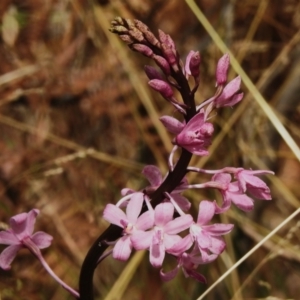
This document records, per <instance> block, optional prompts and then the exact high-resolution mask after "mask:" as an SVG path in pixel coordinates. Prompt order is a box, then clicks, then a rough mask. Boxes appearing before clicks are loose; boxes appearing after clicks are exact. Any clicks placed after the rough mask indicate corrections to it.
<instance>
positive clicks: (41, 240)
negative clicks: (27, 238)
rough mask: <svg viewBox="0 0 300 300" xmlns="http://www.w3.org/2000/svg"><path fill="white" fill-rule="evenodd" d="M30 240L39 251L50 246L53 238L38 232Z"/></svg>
mask: <svg viewBox="0 0 300 300" xmlns="http://www.w3.org/2000/svg"><path fill="white" fill-rule="evenodd" d="M31 240H32V241H33V242H34V243H35V244H36V245H37V247H38V248H39V249H44V248H47V247H49V246H50V245H51V242H52V240H53V237H52V236H51V235H49V234H48V233H45V232H43V231H38V232H36V233H34V234H33V235H32V236H31Z"/></svg>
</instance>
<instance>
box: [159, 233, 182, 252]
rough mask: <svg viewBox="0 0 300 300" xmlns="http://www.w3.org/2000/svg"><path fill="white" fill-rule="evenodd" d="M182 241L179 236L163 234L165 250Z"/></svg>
mask: <svg viewBox="0 0 300 300" xmlns="http://www.w3.org/2000/svg"><path fill="white" fill-rule="evenodd" d="M181 240H182V238H181V237H180V236H179V235H177V234H176V235H174V234H172V235H169V234H167V233H165V234H164V241H163V243H164V245H165V248H166V249H167V250H169V249H171V248H173V246H174V245H175V244H177V243H179V242H180V241H181Z"/></svg>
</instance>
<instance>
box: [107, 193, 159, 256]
mask: <svg viewBox="0 0 300 300" xmlns="http://www.w3.org/2000/svg"><path fill="white" fill-rule="evenodd" d="M141 197H143V194H142V193H133V194H132V197H131V199H130V201H129V202H128V205H127V207H126V214H125V213H124V212H123V210H121V209H120V208H119V207H117V206H115V205H113V204H107V205H106V207H105V209H104V211H103V218H104V219H105V220H106V221H108V222H110V223H112V224H115V225H117V226H119V227H122V228H123V236H122V237H121V238H120V239H119V240H118V241H117V243H116V244H115V246H114V249H113V257H114V258H116V259H118V260H123V261H125V260H127V259H128V258H129V256H130V254H131V251H132V243H131V239H130V237H131V236H133V235H134V234H135V233H136V232H138V230H147V229H149V228H152V227H153V225H154V212H153V211H147V212H145V213H143V214H142V215H141V216H139V215H140V213H141V210H142V205H143V199H142V198H141Z"/></svg>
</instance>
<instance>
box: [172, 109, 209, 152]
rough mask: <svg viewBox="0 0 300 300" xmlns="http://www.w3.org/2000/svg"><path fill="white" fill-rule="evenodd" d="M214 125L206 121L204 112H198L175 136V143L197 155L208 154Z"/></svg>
mask: <svg viewBox="0 0 300 300" xmlns="http://www.w3.org/2000/svg"><path fill="white" fill-rule="evenodd" d="M213 132H214V127H213V125H212V124H211V123H208V122H205V115H204V113H198V114H196V115H195V116H194V117H193V118H192V119H191V120H190V121H189V122H188V123H187V124H186V125H185V126H184V128H183V129H182V130H181V132H180V133H179V134H178V135H177V136H176V137H175V140H174V143H175V144H176V145H177V146H180V147H182V148H185V149H186V150H188V151H189V152H191V153H193V154H195V155H200V156H204V155H208V151H207V150H206V149H207V147H208V146H209V145H210V144H211V137H212V134H213Z"/></svg>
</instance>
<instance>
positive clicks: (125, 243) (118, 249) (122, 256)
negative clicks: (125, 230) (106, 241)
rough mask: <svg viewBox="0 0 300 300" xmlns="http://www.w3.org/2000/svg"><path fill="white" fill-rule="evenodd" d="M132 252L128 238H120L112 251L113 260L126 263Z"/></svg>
mask: <svg viewBox="0 0 300 300" xmlns="http://www.w3.org/2000/svg"><path fill="white" fill-rule="evenodd" d="M131 251H132V245H131V240H130V237H129V236H128V235H127V236H123V237H121V238H120V239H119V240H118V241H117V243H116V244H115V246H114V249H113V254H112V255H113V258H115V259H118V260H122V261H126V260H127V259H128V258H129V256H130V254H131Z"/></svg>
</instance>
